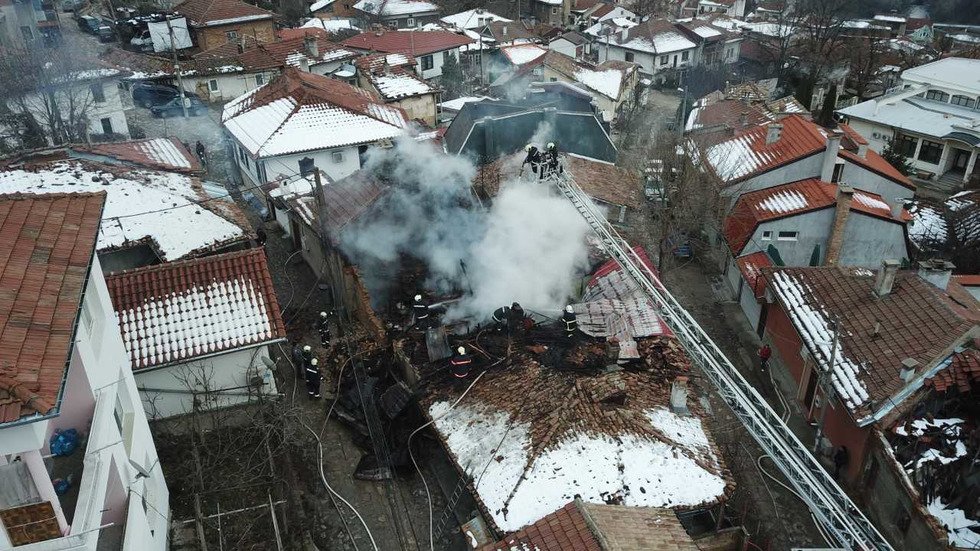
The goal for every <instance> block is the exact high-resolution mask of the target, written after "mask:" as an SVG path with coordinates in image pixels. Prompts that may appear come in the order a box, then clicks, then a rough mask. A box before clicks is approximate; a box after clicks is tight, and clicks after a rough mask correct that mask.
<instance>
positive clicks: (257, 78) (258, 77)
mask: <svg viewBox="0 0 980 551" xmlns="http://www.w3.org/2000/svg"><path fill="white" fill-rule="evenodd" d="M263 84H265V75H255V85H256V86H262V85H263Z"/></svg>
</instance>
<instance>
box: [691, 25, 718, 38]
mask: <svg viewBox="0 0 980 551" xmlns="http://www.w3.org/2000/svg"><path fill="white" fill-rule="evenodd" d="M694 33H695V34H697V35H698V36H700V37H702V38H711V37H713V36H721V35H722V32H721V31H719V30H718V29H715V28H712V27H710V26H708V25H703V26H700V27H695V28H694Z"/></svg>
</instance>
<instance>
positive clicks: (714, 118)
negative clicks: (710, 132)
mask: <svg viewBox="0 0 980 551" xmlns="http://www.w3.org/2000/svg"><path fill="white" fill-rule="evenodd" d="M742 115H745V116H746V117H747V122H746V126H757V125H760V124H764V123H767V122H772V117H770V116H769V115H768V114H767V113H766V112H765V111H764V110H763V109H761V108H759V107H758V106H755V105H748V104H746V103H745V102H742V101H738V100H722V101H716V102H715V103H712V104H710V105H707V106H705V107H701V106H700V105H699V104H695V105H694V110H693V111H692V112H691V114H690V115H689V117H688V120H689V121H690V120H691V118H693V121H692V122H693V124H692V125H690V126H688V130H698V129H702V128H710V127H715V126H729V127H732V128H738V127H741V126H743V125H742Z"/></svg>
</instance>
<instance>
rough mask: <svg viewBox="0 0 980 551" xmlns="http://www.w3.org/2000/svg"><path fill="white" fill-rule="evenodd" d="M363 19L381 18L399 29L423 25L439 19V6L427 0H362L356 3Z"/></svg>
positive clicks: (356, 7)
mask: <svg viewBox="0 0 980 551" xmlns="http://www.w3.org/2000/svg"><path fill="white" fill-rule="evenodd" d="M354 9H355V10H356V11H359V12H361V13H362V14H363V15H362V16H361V19H364V20H367V21H374V20H379V21H381V22H383V23H385V24H386V25H389V26H391V27H395V28H399V29H411V28H414V27H421V26H422V25H425V24H426V23H436V22H437V21H438V20H439V6H438V5H436V4H434V3H432V2H428V1H427V0H361V1H360V2H358V3H356V4H354Z"/></svg>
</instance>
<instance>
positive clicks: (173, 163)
mask: <svg viewBox="0 0 980 551" xmlns="http://www.w3.org/2000/svg"><path fill="white" fill-rule="evenodd" d="M73 149H76V150H79V151H89V152H91V153H94V154H96V155H103V156H105V157H111V158H113V159H118V160H120V161H125V162H128V163H132V164H137V165H141V166H144V167H147V168H152V169H155V170H169V171H174V172H191V173H195V172H202V171H203V170H204V168H203V167H202V166H201V162H200V161H199V160H198V159H197V156H195V155H194V154H193V153H191V152H190V151H188V149H187V148H186V147H184V144H182V143H181V142H180V140H178V139H177V138H175V137H173V136H171V137H169V138H151V139H148V140H133V141H128V142H116V143H103V144H96V145H93V146H91V147H81V146H77V147H74V148H73Z"/></svg>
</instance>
